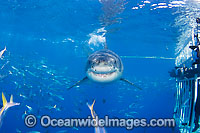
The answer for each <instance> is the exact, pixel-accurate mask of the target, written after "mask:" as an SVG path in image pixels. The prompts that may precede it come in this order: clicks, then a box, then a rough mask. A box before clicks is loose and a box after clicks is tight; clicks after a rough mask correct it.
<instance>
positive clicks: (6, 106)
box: [0, 92, 20, 127]
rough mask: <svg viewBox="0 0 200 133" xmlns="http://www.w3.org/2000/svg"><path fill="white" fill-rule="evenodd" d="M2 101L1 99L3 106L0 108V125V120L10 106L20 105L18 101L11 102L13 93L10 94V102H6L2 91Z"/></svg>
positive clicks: (0, 120) (0, 123)
mask: <svg viewBox="0 0 200 133" xmlns="http://www.w3.org/2000/svg"><path fill="white" fill-rule="evenodd" d="M2 101H3V107H2V108H1V109H0V127H1V125H2V120H3V117H4V116H5V114H6V111H7V110H8V109H9V108H10V107H12V106H16V105H20V103H15V102H13V95H11V97H10V102H9V103H8V102H7V100H6V98H5V96H4V94H3V92H2Z"/></svg>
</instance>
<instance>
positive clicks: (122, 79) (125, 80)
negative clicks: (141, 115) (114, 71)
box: [120, 78, 142, 90]
mask: <svg viewBox="0 0 200 133" xmlns="http://www.w3.org/2000/svg"><path fill="white" fill-rule="evenodd" d="M120 80H121V81H124V82H127V83H129V84H130V85H132V86H134V87H136V88H138V89H140V90H142V88H140V87H138V86H137V85H135V84H134V83H132V82H131V81H129V80H127V79H124V78H120Z"/></svg>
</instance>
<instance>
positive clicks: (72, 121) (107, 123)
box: [24, 115, 175, 130]
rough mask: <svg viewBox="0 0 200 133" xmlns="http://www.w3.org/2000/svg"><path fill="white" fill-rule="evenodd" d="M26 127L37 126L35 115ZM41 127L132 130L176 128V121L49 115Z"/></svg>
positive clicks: (28, 117)
mask: <svg viewBox="0 0 200 133" xmlns="http://www.w3.org/2000/svg"><path fill="white" fill-rule="evenodd" d="M24 122H25V125H26V126H27V127H29V128H32V127H34V126H35V125H36V124H37V118H36V117H35V116H34V115H27V116H26V117H25V119H24ZM40 125H41V126H43V127H46V128H47V127H122V128H126V129H127V130H131V129H133V128H135V127H156V126H157V127H175V120H174V119H151V120H150V121H149V123H148V122H147V120H146V119H132V118H129V119H123V118H122V119H116V118H115V119H113V118H109V116H105V117H104V118H103V119H100V118H98V116H96V117H95V119H93V118H91V116H88V117H87V118H65V119H62V118H59V119H56V118H51V117H50V116H48V115H44V116H41V118H40Z"/></svg>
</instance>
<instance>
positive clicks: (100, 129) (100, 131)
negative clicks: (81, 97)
mask: <svg viewBox="0 0 200 133" xmlns="http://www.w3.org/2000/svg"><path fill="white" fill-rule="evenodd" d="M94 103H95V100H94V101H93V104H92V105H89V104H88V103H87V106H88V108H89V109H90V111H91V115H92V118H93V119H94V120H95V123H97V120H96V118H97V114H96V113H95V111H94V110H93V107H94ZM95 133H106V130H105V128H104V127H99V126H95Z"/></svg>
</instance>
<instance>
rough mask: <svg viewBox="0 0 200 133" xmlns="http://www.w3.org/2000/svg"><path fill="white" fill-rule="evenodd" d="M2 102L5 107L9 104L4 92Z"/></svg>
mask: <svg viewBox="0 0 200 133" xmlns="http://www.w3.org/2000/svg"><path fill="white" fill-rule="evenodd" d="M2 101H3V107H5V106H6V104H7V100H6V97H5V96H4V94H3V92H2Z"/></svg>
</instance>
